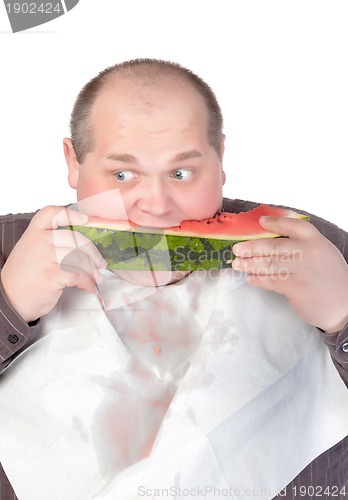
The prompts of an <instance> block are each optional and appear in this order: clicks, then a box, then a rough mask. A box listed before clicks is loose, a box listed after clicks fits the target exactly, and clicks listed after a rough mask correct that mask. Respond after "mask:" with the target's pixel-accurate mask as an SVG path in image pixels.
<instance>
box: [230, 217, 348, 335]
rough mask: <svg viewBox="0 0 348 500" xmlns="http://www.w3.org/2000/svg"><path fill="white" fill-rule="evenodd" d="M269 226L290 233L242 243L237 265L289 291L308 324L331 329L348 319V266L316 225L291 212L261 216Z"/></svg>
mask: <svg viewBox="0 0 348 500" xmlns="http://www.w3.org/2000/svg"><path fill="white" fill-rule="evenodd" d="M260 224H261V225H262V227H263V228H265V229H266V230H267V231H270V232H273V233H276V234H280V235H282V236H287V238H263V239H258V240H250V241H245V242H242V243H237V244H236V245H234V246H233V253H234V254H235V255H236V256H237V257H238V258H236V259H234V261H233V263H232V266H233V268H234V269H237V270H238V271H243V272H246V273H248V274H247V281H248V283H250V284H251V285H253V286H256V287H259V288H264V289H265V290H272V291H275V292H278V293H280V294H283V295H285V296H286V297H287V298H288V300H289V303H290V305H291V306H292V308H293V309H294V310H295V311H296V312H297V314H298V315H299V316H301V317H302V318H303V319H304V320H305V321H307V322H308V323H310V324H312V325H315V326H317V327H319V328H321V329H322V330H325V331H326V332H327V333H333V332H337V331H339V330H341V329H342V328H343V327H344V326H345V324H346V323H347V322H348V265H347V263H346V261H345V260H344V257H343V255H342V254H341V253H340V252H339V250H338V249H337V248H336V247H335V245H334V244H333V243H331V242H330V241H329V240H327V239H326V238H325V237H324V236H323V235H322V234H321V233H320V232H319V231H318V230H317V229H316V228H315V227H314V226H313V225H312V224H310V223H309V222H306V221H304V220H300V219H291V218H287V217H281V218H275V217H261V218H260Z"/></svg>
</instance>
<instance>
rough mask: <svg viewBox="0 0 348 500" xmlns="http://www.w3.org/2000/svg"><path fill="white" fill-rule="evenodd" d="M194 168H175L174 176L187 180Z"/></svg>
mask: <svg viewBox="0 0 348 500" xmlns="http://www.w3.org/2000/svg"><path fill="white" fill-rule="evenodd" d="M192 174H193V172H192V170H190V169H188V168H178V170H174V172H173V177H174V178H175V179H178V180H180V181H181V180H186V179H189V178H190V177H191V176H192Z"/></svg>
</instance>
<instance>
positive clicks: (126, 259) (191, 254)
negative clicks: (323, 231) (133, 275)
mask: <svg viewBox="0 0 348 500" xmlns="http://www.w3.org/2000/svg"><path fill="white" fill-rule="evenodd" d="M262 215H270V216H273V217H292V218H297V219H308V217H307V216H306V215H302V214H298V213H296V212H293V211H291V210H287V209H282V208H273V207H270V206H268V205H260V206H258V207H256V208H254V209H253V210H250V211H249V212H241V213H239V214H233V213H228V212H219V213H217V214H216V215H215V216H214V217H211V218H209V219H203V220H200V221H195V220H185V221H183V222H182V223H181V224H180V226H175V227H170V228H166V229H158V228H149V227H142V226H138V225H137V224H134V223H133V222H131V221H108V220H102V219H98V218H94V217H90V221H89V222H88V224H86V225H84V226H69V228H70V229H71V230H73V231H79V232H80V233H82V234H84V235H85V236H86V237H87V238H88V239H90V240H91V241H92V242H93V243H94V244H95V245H96V246H97V248H98V249H99V251H100V253H101V254H102V256H103V257H104V259H106V260H107V262H108V268H109V269H125V270H142V271H144V270H151V271H169V270H172V271H194V270H199V269H220V268H227V267H231V259H233V258H234V255H233V253H232V245H233V244H234V243H237V242H239V241H246V240H252V239H258V238H275V237H278V236H279V235H277V234H274V233H269V232H267V231H265V230H264V229H263V228H262V227H261V226H260V224H259V218H260V217H261V216H262Z"/></svg>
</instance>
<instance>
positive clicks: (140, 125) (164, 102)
mask: <svg viewBox="0 0 348 500" xmlns="http://www.w3.org/2000/svg"><path fill="white" fill-rule="evenodd" d="M89 121H90V125H91V127H92V129H93V134H94V136H95V137H99V136H101V135H105V134H107V133H112V132H116V131H117V132H118V133H120V134H122V133H123V132H126V131H127V132H128V133H132V131H133V132H134V133H135V132H136V131H138V132H139V130H142V131H143V132H144V133H159V132H164V131H166V130H168V131H173V132H174V131H180V130H181V131H184V130H193V129H198V130H199V131H200V132H203V133H204V134H206V133H207V127H208V110H207V106H206V103H205V101H204V99H203V97H202V96H201V94H200V93H199V92H198V91H197V90H196V89H195V88H194V87H193V86H192V85H191V84H190V83H189V82H186V81H183V80H182V79H178V78H173V77H169V76H168V77H162V78H161V79H158V80H156V81H150V80H146V79H140V78H123V77H119V76H118V77H116V78H113V79H110V81H108V82H107V83H106V84H105V85H104V87H103V88H102V89H101V90H100V92H99V94H98V96H97V98H96V100H95V102H94V104H93V106H92V109H91V113H90V120H89Z"/></svg>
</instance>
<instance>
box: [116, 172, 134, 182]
mask: <svg viewBox="0 0 348 500" xmlns="http://www.w3.org/2000/svg"><path fill="white" fill-rule="evenodd" d="M115 177H116V179H117V180H118V181H129V180H131V179H133V178H134V177H135V174H134V173H133V172H132V171H131V170H122V171H121V172H116V173H115Z"/></svg>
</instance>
